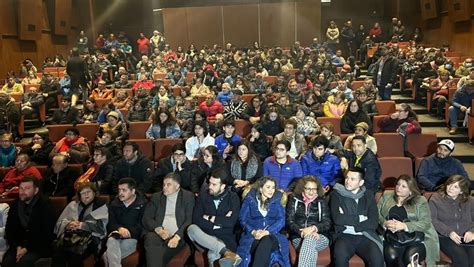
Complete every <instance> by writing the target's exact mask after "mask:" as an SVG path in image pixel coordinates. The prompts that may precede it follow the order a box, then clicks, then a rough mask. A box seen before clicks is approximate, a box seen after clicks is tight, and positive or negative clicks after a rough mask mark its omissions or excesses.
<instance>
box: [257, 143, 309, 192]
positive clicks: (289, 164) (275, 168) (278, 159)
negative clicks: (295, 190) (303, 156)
mask: <svg viewBox="0 0 474 267" xmlns="http://www.w3.org/2000/svg"><path fill="white" fill-rule="evenodd" d="M290 147H291V143H290V142H289V141H287V140H278V141H276V142H275V143H274V148H273V151H274V153H273V156H270V157H268V158H266V159H265V161H264V162H263V175H264V176H270V177H272V178H273V179H274V180H275V181H276V183H277V184H276V186H277V188H278V189H283V190H284V191H291V188H290V185H291V184H292V183H293V182H295V181H296V180H298V179H299V178H301V177H302V176H303V170H302V169H301V165H300V163H299V162H298V161H297V160H296V159H294V158H293V157H291V156H290Z"/></svg>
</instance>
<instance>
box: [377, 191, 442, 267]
mask: <svg viewBox="0 0 474 267" xmlns="http://www.w3.org/2000/svg"><path fill="white" fill-rule="evenodd" d="M393 195H394V191H392V190H386V191H385V192H384V193H383V195H382V198H381V199H380V200H379V201H378V203H377V207H378V210H379V223H380V225H382V226H383V224H384V223H385V218H386V217H387V215H388V212H389V210H390V209H391V208H392V207H393V206H395V205H396V202H395V199H394V198H393ZM404 207H405V210H406V211H407V215H408V220H409V222H406V225H407V227H408V231H409V232H413V231H421V232H424V233H425V241H424V242H423V243H424V244H425V247H426V265H427V266H428V267H432V266H436V261H438V260H439V240H438V234H437V233H436V230H435V229H434V226H433V224H432V223H431V211H430V207H429V206H428V201H427V200H426V198H425V197H423V196H419V197H417V198H416V199H415V205H411V206H408V205H406V206H404Z"/></svg>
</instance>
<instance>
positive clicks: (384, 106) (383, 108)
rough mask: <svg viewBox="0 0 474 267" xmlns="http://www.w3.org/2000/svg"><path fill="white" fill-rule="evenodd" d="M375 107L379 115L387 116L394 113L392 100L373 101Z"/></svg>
mask: <svg viewBox="0 0 474 267" xmlns="http://www.w3.org/2000/svg"><path fill="white" fill-rule="evenodd" d="M375 106H376V107H377V111H378V112H379V115H389V114H391V113H394V112H395V111H396V105H395V101H393V100H378V101H375Z"/></svg>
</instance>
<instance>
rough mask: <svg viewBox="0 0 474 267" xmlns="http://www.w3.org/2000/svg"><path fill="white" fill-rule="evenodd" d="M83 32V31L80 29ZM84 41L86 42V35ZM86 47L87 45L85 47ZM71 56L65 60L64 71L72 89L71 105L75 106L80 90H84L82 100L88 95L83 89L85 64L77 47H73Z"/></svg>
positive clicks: (84, 84) (85, 86) (85, 82)
mask: <svg viewBox="0 0 474 267" xmlns="http://www.w3.org/2000/svg"><path fill="white" fill-rule="evenodd" d="M81 33H83V31H81ZM85 38H86V42H87V37H85ZM86 49H87V47H86ZM71 56H72V57H71V58H70V59H69V61H68V62H67V65H66V72H67V74H68V75H69V77H71V90H72V97H71V101H72V106H73V107H75V106H76V102H77V99H78V97H79V95H80V94H81V92H82V91H85V92H84V102H85V98H86V97H87V96H88V95H89V92H87V91H86V90H85V89H86V88H87V80H86V66H85V63H84V60H82V58H81V57H80V56H79V49H78V48H77V47H74V48H73V49H72V50H71Z"/></svg>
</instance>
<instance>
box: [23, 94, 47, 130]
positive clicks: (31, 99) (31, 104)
mask: <svg viewBox="0 0 474 267" xmlns="http://www.w3.org/2000/svg"><path fill="white" fill-rule="evenodd" d="M43 103H44V97H43V95H42V94H40V93H39V92H38V88H37V87H34V86H32V87H30V89H29V91H28V92H27V93H25V94H23V97H22V99H21V113H22V114H23V116H25V119H32V118H34V117H36V118H37V119H38V121H39V122H40V123H41V124H42V123H43V121H41V118H40V106H41V105H42V104H43Z"/></svg>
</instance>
